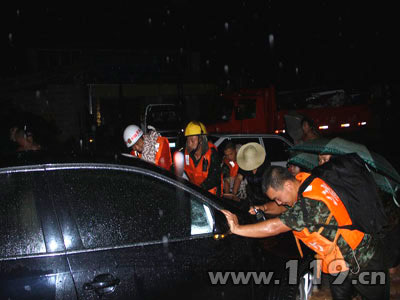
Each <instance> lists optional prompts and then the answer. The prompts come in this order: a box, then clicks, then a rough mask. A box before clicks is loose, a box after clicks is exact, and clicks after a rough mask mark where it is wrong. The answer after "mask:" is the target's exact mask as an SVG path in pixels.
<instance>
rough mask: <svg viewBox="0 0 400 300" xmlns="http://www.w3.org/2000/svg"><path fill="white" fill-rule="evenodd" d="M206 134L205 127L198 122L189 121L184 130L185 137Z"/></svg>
mask: <svg viewBox="0 0 400 300" xmlns="http://www.w3.org/2000/svg"><path fill="white" fill-rule="evenodd" d="M203 134H207V130H206V127H205V126H204V124H203V123H201V122H198V121H191V122H189V124H187V126H186V128H185V136H191V135H203Z"/></svg>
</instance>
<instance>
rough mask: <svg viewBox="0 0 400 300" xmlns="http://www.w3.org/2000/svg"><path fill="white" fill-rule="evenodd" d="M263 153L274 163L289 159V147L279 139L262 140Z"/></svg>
mask: <svg viewBox="0 0 400 300" xmlns="http://www.w3.org/2000/svg"><path fill="white" fill-rule="evenodd" d="M263 143H264V148H265V152H266V153H267V156H268V157H269V158H270V161H271V162H274V161H287V160H288V159H289V150H288V149H289V147H290V146H289V145H288V144H287V143H285V142H284V141H283V140H281V139H277V138H263Z"/></svg>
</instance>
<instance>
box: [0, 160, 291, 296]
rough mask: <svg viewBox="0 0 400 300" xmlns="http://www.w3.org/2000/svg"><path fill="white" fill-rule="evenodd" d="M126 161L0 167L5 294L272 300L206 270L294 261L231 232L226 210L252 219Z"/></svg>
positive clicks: (276, 267) (263, 290)
mask: <svg viewBox="0 0 400 300" xmlns="http://www.w3.org/2000/svg"><path fill="white" fill-rule="evenodd" d="M127 160H129V165H126V164H121V163H120V162H117V163H115V162H113V163H98V162H97V163H86V162H80V163H47V164H42V163H41V164H36V165H24V166H16V167H6V168H1V169H0V199H1V200H0V201H1V206H0V207H1V208H0V299H98V298H99V297H100V298H102V299H144V298H146V299H156V298H157V299H158V298H160V297H175V298H179V299H181V298H186V299H187V298H190V299H204V298H212V299H215V298H218V299H220V298H229V299H239V298H241V299H244V298H245V299H260V298H264V299H265V296H266V295H268V293H269V291H270V290H271V286H269V285H265V284H264V285H255V284H254V283H253V282H250V283H248V284H234V283H233V282H232V281H228V282H227V283H226V284H217V285H213V284H211V281H210V276H209V272H223V271H276V274H280V273H281V271H282V268H283V267H282V266H284V263H285V261H286V259H287V258H283V257H280V256H274V255H273V254H266V252H265V251H264V249H263V248H262V247H258V244H257V242H258V241H257V240H255V239H247V238H242V237H239V236H235V235H230V234H227V231H228V226H227V223H226V220H225V217H224V216H223V214H222V213H221V212H220V211H219V209H220V208H228V209H230V210H231V211H233V212H235V213H237V214H238V216H239V219H240V221H241V222H242V223H246V222H252V220H251V219H249V218H251V217H250V215H248V214H247V213H245V212H241V211H240V210H239V208H238V207H235V206H233V205H234V204H232V205H231V204H230V203H229V202H226V201H225V202H224V200H223V199H219V198H216V197H213V196H212V195H210V194H209V193H207V192H203V191H202V190H201V189H199V188H197V187H195V186H193V185H191V184H189V183H187V182H186V181H184V182H181V181H179V180H177V178H175V177H174V176H173V175H172V174H170V173H169V172H166V171H163V170H160V169H159V168H157V167H153V166H151V165H149V164H147V163H145V162H143V161H141V160H139V159H127ZM230 205H231V206H230ZM277 276H278V275H277ZM279 276H280V275H279ZM282 299H283V298H282Z"/></svg>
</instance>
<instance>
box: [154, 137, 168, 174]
mask: <svg viewBox="0 0 400 300" xmlns="http://www.w3.org/2000/svg"><path fill="white" fill-rule="evenodd" d="M157 144H158V149H157V152H156V157H155V159H154V163H155V164H156V165H157V166H159V167H161V168H164V169H166V170H168V171H169V170H170V169H171V166H172V157H171V150H170V148H169V141H168V139H167V138H165V137H162V136H159V137H158V138H157Z"/></svg>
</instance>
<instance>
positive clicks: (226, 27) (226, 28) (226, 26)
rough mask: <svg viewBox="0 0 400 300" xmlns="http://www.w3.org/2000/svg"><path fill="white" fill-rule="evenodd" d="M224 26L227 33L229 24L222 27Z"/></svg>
mask: <svg viewBox="0 0 400 300" xmlns="http://www.w3.org/2000/svg"><path fill="white" fill-rule="evenodd" d="M224 26H225V30H226V31H228V30H229V23H228V22H225V25H224Z"/></svg>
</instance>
